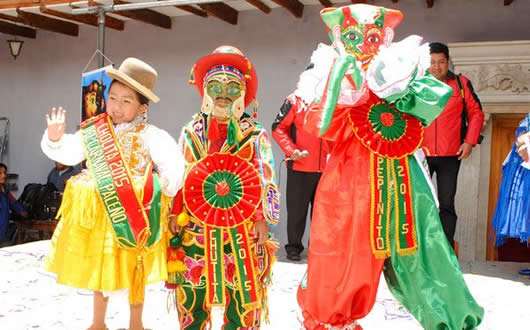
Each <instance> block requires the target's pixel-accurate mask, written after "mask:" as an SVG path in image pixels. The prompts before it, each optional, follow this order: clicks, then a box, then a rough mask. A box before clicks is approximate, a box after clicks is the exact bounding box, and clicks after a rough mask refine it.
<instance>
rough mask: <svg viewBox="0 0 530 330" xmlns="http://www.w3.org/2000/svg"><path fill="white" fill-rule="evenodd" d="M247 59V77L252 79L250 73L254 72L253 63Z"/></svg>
mask: <svg viewBox="0 0 530 330" xmlns="http://www.w3.org/2000/svg"><path fill="white" fill-rule="evenodd" d="M246 60H247V74H246V75H245V79H247V80H250V79H251V78H252V77H251V75H250V73H251V72H252V63H250V61H249V60H248V58H247V59H246Z"/></svg>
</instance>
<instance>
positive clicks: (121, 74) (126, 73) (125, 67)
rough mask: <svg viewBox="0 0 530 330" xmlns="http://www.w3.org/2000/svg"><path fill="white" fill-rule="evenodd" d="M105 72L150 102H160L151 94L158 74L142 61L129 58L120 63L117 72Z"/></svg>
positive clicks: (111, 69) (108, 70)
mask: <svg viewBox="0 0 530 330" xmlns="http://www.w3.org/2000/svg"><path fill="white" fill-rule="evenodd" d="M106 72H107V75H108V76H109V77H111V78H112V79H116V80H118V81H119V82H121V83H123V84H125V85H127V86H128V87H130V88H132V89H134V90H135V91H137V92H138V93H140V94H142V95H143V96H145V97H147V98H148V99H149V100H150V101H153V102H154V103H158V101H160V99H159V98H158V96H156V95H155V94H154V93H153V92H152V89H153V88H154V87H155V83H156V79H157V77H158V74H157V73H156V71H155V69H153V67H151V66H150V65H149V64H147V63H145V62H144V61H142V60H139V59H137V58H134V57H129V58H126V59H125V60H124V61H123V62H122V63H121V65H120V68H119V69H118V70H116V69H114V68H108V69H107V70H106Z"/></svg>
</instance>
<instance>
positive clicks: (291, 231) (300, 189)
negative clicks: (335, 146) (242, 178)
mask: <svg viewBox="0 0 530 330" xmlns="http://www.w3.org/2000/svg"><path fill="white" fill-rule="evenodd" d="M308 69H309V70H310V68H308ZM306 98H307V99H310V98H311V97H310V96H308V97H306ZM306 98H304V97H303V95H302V92H301V88H300V86H299V87H298V89H297V91H295V92H294V93H293V94H291V95H289V96H288V97H287V98H286V99H285V101H284V102H283V104H282V106H281V108H280V112H279V113H278V115H277V116H276V119H275V120H274V122H273V123H272V137H273V138H274V140H275V141H276V143H277V144H278V145H279V146H280V148H281V149H282V150H283V152H284V153H285V157H286V158H288V159H289V161H288V164H287V240H288V242H287V245H285V251H286V252H287V259H289V260H291V261H300V260H301V258H300V253H302V251H303V250H304V246H303V245H302V237H303V236H304V231H305V226H306V218H307V209H308V206H309V203H311V214H312V211H313V201H314V199H315V192H316V189H317V185H318V181H319V180H320V176H321V174H322V171H323V170H324V167H325V166H326V161H327V158H328V154H329V152H330V148H329V144H328V142H326V141H324V140H322V139H320V138H317V137H315V136H313V135H311V134H309V133H308V132H306V131H305V130H304V129H303V126H304V118H305V112H306V110H307V103H309V102H307V103H306V101H307V100H306V101H304V99H306ZM311 101H312V100H311Z"/></svg>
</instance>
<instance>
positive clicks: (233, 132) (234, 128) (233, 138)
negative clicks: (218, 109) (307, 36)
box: [226, 117, 241, 146]
mask: <svg viewBox="0 0 530 330" xmlns="http://www.w3.org/2000/svg"><path fill="white" fill-rule="evenodd" d="M239 136H241V132H240V131H239V125H238V124H237V123H236V121H235V119H234V117H232V118H230V122H229V123H228V133H227V136H226V141H227V142H228V144H229V145H231V146H235V145H236V144H238V143H239Z"/></svg>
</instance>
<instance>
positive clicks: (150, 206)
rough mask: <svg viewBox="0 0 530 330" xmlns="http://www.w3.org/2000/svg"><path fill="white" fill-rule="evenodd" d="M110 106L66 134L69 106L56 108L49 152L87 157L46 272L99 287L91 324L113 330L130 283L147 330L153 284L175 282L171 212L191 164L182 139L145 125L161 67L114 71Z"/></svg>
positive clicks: (134, 321) (138, 325) (136, 314)
mask: <svg viewBox="0 0 530 330" xmlns="http://www.w3.org/2000/svg"><path fill="white" fill-rule="evenodd" d="M107 75H108V76H110V77H111V78H113V79H114V80H113V81H112V83H111V86H110V89H109V93H108V100H107V112H106V113H105V114H101V115H98V116H96V117H93V118H90V119H88V120H86V121H84V122H82V123H81V125H80V130H79V131H78V132H76V133H75V134H64V132H65V128H66V124H65V111H64V110H63V109H62V108H59V109H56V108H53V109H52V113H51V116H50V115H47V122H48V129H47V131H46V132H45V133H44V135H43V137H42V142H41V148H42V150H43V151H44V153H45V154H46V155H47V156H48V157H49V158H51V159H53V160H55V161H58V162H61V163H63V164H66V165H76V164H78V163H80V162H81V161H83V160H85V159H86V160H87V166H88V170H85V171H83V172H82V173H81V174H79V175H76V176H74V177H72V178H71V179H70V180H68V183H67V186H66V189H65V191H64V196H63V202H62V204H61V208H60V210H59V212H58V217H60V222H59V224H58V225H57V229H56V230H55V232H54V235H53V237H52V240H51V245H52V246H51V250H50V253H49V254H48V256H47V258H46V263H45V268H46V269H47V270H48V271H51V272H53V273H55V274H57V282H58V283H60V284H64V285H69V286H73V287H76V288H83V289H87V290H93V291H95V292H94V315H93V321H92V325H91V326H90V328H89V329H105V328H106V326H105V314H106V309H107V303H108V295H109V293H110V292H112V291H117V290H123V289H129V302H130V310H131V317H130V324H129V328H130V329H143V324H142V309H143V300H144V291H145V285H146V284H147V283H153V282H158V281H164V280H166V279H167V269H166V251H167V243H168V238H169V237H168V234H169V230H168V226H167V216H168V213H169V209H170V206H171V198H172V197H173V196H174V195H175V194H176V192H177V191H178V189H180V186H181V184H182V178H183V173H184V162H183V159H182V155H181V152H180V148H179V147H178V145H177V144H176V142H175V140H174V139H173V138H172V137H171V136H170V135H169V134H168V133H167V132H166V131H164V130H161V129H159V128H157V127H155V126H153V125H150V124H149V123H148V122H147V110H148V103H149V101H153V102H155V103H156V102H158V101H159V98H158V97H157V96H156V95H155V94H154V93H153V92H152V89H153V87H154V85H155V82H156V79H157V73H156V71H155V70H154V69H153V68H152V67H151V66H149V65H148V64H146V63H144V62H142V61H140V60H138V59H135V58H128V59H126V60H125V61H123V63H122V65H121V66H120V68H119V70H116V69H113V68H109V69H107Z"/></svg>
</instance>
